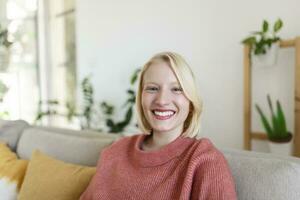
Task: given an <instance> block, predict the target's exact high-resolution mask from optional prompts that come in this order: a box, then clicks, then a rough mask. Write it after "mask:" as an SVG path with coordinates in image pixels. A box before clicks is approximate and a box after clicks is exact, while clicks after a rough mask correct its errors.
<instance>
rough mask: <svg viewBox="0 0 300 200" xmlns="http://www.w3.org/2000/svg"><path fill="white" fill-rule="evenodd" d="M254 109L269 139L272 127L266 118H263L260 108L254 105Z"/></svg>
mask: <svg viewBox="0 0 300 200" xmlns="http://www.w3.org/2000/svg"><path fill="white" fill-rule="evenodd" d="M255 107H256V110H257V111H258V114H259V115H260V118H261V121H262V124H263V126H264V128H265V130H266V132H267V134H268V136H269V138H270V137H272V136H273V131H272V127H271V126H270V123H269V122H268V119H267V117H266V116H265V114H264V113H263V112H262V110H261V108H260V107H259V106H258V105H257V104H255Z"/></svg>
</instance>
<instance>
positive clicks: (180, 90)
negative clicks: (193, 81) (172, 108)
mask: <svg viewBox="0 0 300 200" xmlns="http://www.w3.org/2000/svg"><path fill="white" fill-rule="evenodd" d="M172 91H174V92H176V93H181V92H182V91H183V90H182V88H181V87H174V88H172Z"/></svg>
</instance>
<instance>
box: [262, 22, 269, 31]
mask: <svg viewBox="0 0 300 200" xmlns="http://www.w3.org/2000/svg"><path fill="white" fill-rule="evenodd" d="M268 29H269V23H268V22H267V21H266V20H264V21H263V25H262V32H263V33H266V32H267V31H268Z"/></svg>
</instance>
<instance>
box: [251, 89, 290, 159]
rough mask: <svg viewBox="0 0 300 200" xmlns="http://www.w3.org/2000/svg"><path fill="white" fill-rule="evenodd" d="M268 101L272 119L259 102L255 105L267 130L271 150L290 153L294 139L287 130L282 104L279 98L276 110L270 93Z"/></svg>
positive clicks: (285, 153) (283, 153)
mask: <svg viewBox="0 0 300 200" xmlns="http://www.w3.org/2000/svg"><path fill="white" fill-rule="evenodd" d="M267 101H268V105H269V108H270V112H271V119H270V121H269V120H268V119H267V117H266V115H265V114H264V113H263V111H262V109H261V108H260V107H259V105H258V104H255V107H256V109H257V111H258V113H259V115H260V118H261V122H262V124H263V127H264V129H265V130H266V133H267V136H268V139H269V145H270V150H271V152H272V153H277V154H281V155H290V154H291V145H290V142H291V140H292V134H291V133H290V132H289V131H288V130H287V127H286V121H285V116H284V113H283V110H282V107H281V104H280V102H279V101H278V100H277V102H276V111H274V109H273V105H272V101H271V98H270V95H267Z"/></svg>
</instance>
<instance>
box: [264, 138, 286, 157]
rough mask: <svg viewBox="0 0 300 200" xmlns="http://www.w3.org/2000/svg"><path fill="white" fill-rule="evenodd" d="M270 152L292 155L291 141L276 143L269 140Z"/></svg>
mask: <svg viewBox="0 0 300 200" xmlns="http://www.w3.org/2000/svg"><path fill="white" fill-rule="evenodd" d="M269 148H270V152H271V153H273V154H277V155H283V156H290V155H292V141H290V142H286V143H277V142H272V141H269Z"/></svg>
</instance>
